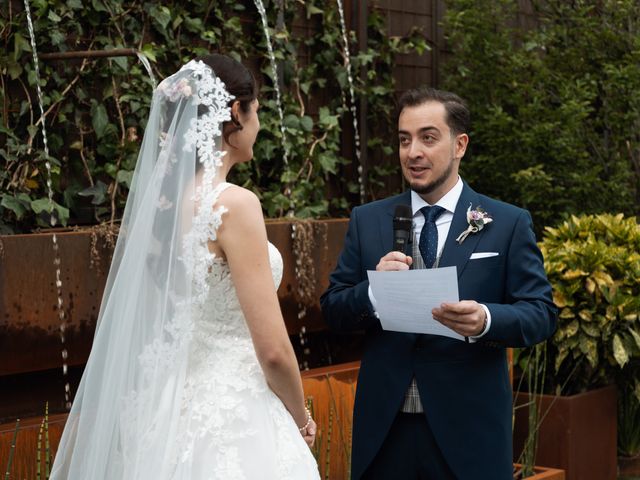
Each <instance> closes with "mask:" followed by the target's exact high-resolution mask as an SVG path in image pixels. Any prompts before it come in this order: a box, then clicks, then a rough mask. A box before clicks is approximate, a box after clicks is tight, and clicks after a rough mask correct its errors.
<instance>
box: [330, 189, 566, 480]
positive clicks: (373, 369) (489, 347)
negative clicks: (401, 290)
mask: <svg viewBox="0 0 640 480" xmlns="http://www.w3.org/2000/svg"><path fill="white" fill-rule="evenodd" d="M398 204H406V205H410V204H411V197H410V192H408V191H407V192H405V193H403V194H401V195H397V196H394V197H391V198H387V199H384V200H379V201H376V202H373V203H369V204H366V205H362V206H359V207H356V208H354V209H353V211H352V214H351V220H350V222H349V228H348V231H347V235H346V239H345V243H344V247H343V251H342V253H341V255H340V257H339V259H338V264H337V267H336V269H335V270H334V272H333V273H332V274H331V277H330V284H329V288H328V289H327V291H326V292H325V293H324V294H323V295H322V298H321V304H322V310H323V314H324V317H325V319H326V321H327V322H328V324H329V325H330V326H331V327H332V328H333V329H335V330H337V331H342V332H345V331H354V330H366V340H365V350H364V354H363V357H362V363H361V367H360V374H359V377H358V387H357V391H356V400H355V407H354V420H353V449H352V478H354V479H358V478H360V476H361V475H362V474H363V473H364V472H365V470H366V468H367V466H368V465H369V464H370V463H371V461H372V460H373V458H374V457H375V455H376V453H377V452H378V450H379V448H380V446H381V445H382V443H383V441H384V439H385V437H386V435H387V432H388V431H389V428H390V426H391V424H392V422H393V420H394V418H395V416H396V414H397V413H398V411H399V409H400V407H401V405H402V402H403V400H404V395H405V392H406V390H407V388H408V386H409V383H410V382H411V379H412V378H413V377H415V378H416V381H417V384H418V389H419V391H420V398H421V400H422V404H423V406H424V410H425V415H426V417H427V420H428V422H429V425H430V427H431V429H432V431H433V433H434V435H435V438H436V439H437V441H438V444H439V446H440V448H441V450H442V453H443V454H444V456H445V458H446V459H447V462H448V463H449V466H450V467H451V469H452V471H453V472H454V473H455V475H456V476H457V477H458V478H460V479H484V478H486V479H492V480H501V479H504V480H511V479H512V478H513V476H512V428H511V423H512V422H511V416H512V407H511V405H512V391H511V386H510V383H509V372H508V366H507V361H506V353H505V348H506V347H523V346H529V345H533V344H535V343H538V342H541V341H543V340H545V339H546V338H548V337H549V336H551V335H552V334H553V332H554V330H555V327H556V317H557V310H556V308H555V306H554V304H553V300H552V296H551V286H550V284H549V282H548V280H547V277H546V274H545V271H544V267H543V262H542V255H541V254H540V250H539V249H538V247H537V245H536V241H535V236H534V233H533V230H532V224H531V217H530V215H529V213H528V212H527V211H525V210H522V209H520V208H517V207H514V206H512V205H509V204H506V203H503V202H499V201H496V200H493V199H491V198H488V197H486V196H483V195H479V194H478V193H476V192H474V191H473V190H472V189H471V188H470V187H469V186H468V185H466V184H465V185H464V188H463V191H462V194H461V197H460V200H459V201H458V205H457V207H456V210H455V213H454V217H453V221H452V224H451V228H450V230H449V234H448V237H447V239H446V241H445V246H444V250H443V252H442V256H441V259H440V266H441V267H446V266H452V265H455V266H456V267H457V272H458V285H459V295H460V299H461V300H476V301H477V302H479V303H483V304H485V305H486V306H487V307H488V308H489V311H490V312H491V328H490V329H489V331H488V332H487V334H486V335H485V336H483V337H482V338H481V339H480V340H479V341H478V342H477V343H465V342H462V341H459V340H454V339H449V338H447V337H441V336H434V335H417V334H407V333H399V332H389V331H384V330H382V329H381V327H380V322H379V320H377V318H376V317H375V315H374V312H373V310H372V306H371V302H370V301H369V297H368V287H369V282H368V280H367V270H375V268H376V265H377V264H378V262H379V260H380V258H381V257H383V256H384V255H385V254H387V253H388V252H390V251H391V250H392V243H393V225H392V218H393V214H394V210H395V206H396V205H398ZM469 205H472V207H473V208H476V207H478V206H481V207H482V208H483V209H484V210H486V211H487V212H488V213H489V214H490V215H491V216H492V217H493V222H492V223H490V224H488V225H486V226H485V228H484V229H483V230H481V231H480V232H478V233H475V234H471V235H469V236H468V237H467V238H466V240H464V242H463V243H461V244H458V243H457V242H456V241H455V239H456V237H457V236H458V235H459V234H460V233H461V232H462V231H464V230H465V229H466V228H467V226H468V224H467V220H466V211H467V208H468V207H469ZM473 252H497V253H498V254H499V255H498V256H493V257H487V258H480V259H473V260H470V256H471V254H472V253H473Z"/></svg>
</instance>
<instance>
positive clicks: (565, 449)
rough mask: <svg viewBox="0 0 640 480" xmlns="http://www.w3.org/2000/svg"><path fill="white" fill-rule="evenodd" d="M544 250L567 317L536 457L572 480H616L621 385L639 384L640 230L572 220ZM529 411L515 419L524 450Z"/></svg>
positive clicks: (552, 352)
mask: <svg viewBox="0 0 640 480" xmlns="http://www.w3.org/2000/svg"><path fill="white" fill-rule="evenodd" d="M540 248H541V250H542V253H543V255H544V257H545V266H546V269H547V274H548V276H549V280H550V281H551V283H552V285H553V288H554V301H555V303H556V305H557V306H558V308H559V310H560V313H559V320H558V329H557V331H556V333H555V335H554V336H553V337H552V338H551V339H549V340H548V341H547V345H546V360H545V367H544V369H542V370H541V371H538V372H536V375H539V376H541V377H542V380H541V381H542V382H543V385H544V391H545V392H546V393H547V395H542V396H540V397H539V402H540V403H539V411H540V412H542V417H541V421H540V425H539V432H538V434H539V441H538V451H537V455H536V458H537V460H538V461H539V462H540V463H542V464H545V465H551V466H556V467H561V468H563V469H565V470H566V473H567V478H568V479H578V478H579V479H581V480H583V479H591V478H593V479H598V480H602V479H615V478H616V470H617V467H616V436H617V435H616V431H617V426H616V384H617V385H618V386H620V387H621V388H625V386H626V385H635V384H636V382H637V381H638V377H637V373H633V371H632V370H630V369H629V368H628V363H629V362H630V361H631V360H633V359H637V358H639V357H640V323H639V321H638V312H639V310H640V253H638V252H639V251H640V226H638V224H637V223H636V220H635V218H624V216H623V215H610V214H601V215H585V216H581V217H576V216H572V217H571V218H570V219H568V220H567V221H565V222H563V223H562V224H561V225H560V226H558V227H557V228H549V227H548V228H547V229H546V231H545V235H544V239H543V241H542V242H541V243H540ZM625 367H626V368H625ZM517 401H518V400H517ZM528 401H529V400H528V399H525V398H524V397H523V399H522V402H524V403H527V402H528ZM526 410H527V409H526V408H525V409H523V411H522V413H520V416H519V415H518V414H516V419H515V438H516V444H517V445H522V443H523V442H522V437H523V435H524V432H526V428H525V427H524V420H523V418H522V415H524V414H525V413H526Z"/></svg>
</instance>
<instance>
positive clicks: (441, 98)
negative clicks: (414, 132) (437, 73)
mask: <svg viewBox="0 0 640 480" xmlns="http://www.w3.org/2000/svg"><path fill="white" fill-rule="evenodd" d="M427 102H439V103H442V104H443V105H444V108H445V111H446V112H447V115H446V118H445V121H446V122H447V125H448V126H449V129H450V130H451V133H452V134H454V135H459V134H461V133H466V134H468V133H469V128H470V124H471V113H470V112H469V107H467V104H466V102H465V101H464V100H463V99H462V98H460V97H459V96H458V95H456V94H455V93H451V92H447V91H444V90H437V89H435V88H431V87H419V88H412V89H410V90H407V91H406V92H404V93H403V94H402V95H401V96H400V99H399V100H398V114H397V116H396V119H399V118H400V114H401V113H402V110H404V109H405V108H406V107H417V106H418V105H422V104H423V103H427Z"/></svg>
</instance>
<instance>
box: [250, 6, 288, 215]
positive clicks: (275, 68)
mask: <svg viewBox="0 0 640 480" xmlns="http://www.w3.org/2000/svg"><path fill="white" fill-rule="evenodd" d="M254 3H255V5H256V8H257V9H258V13H259V14H260V19H261V20H262V29H263V30H264V38H265V40H266V42H267V50H268V53H269V61H270V63H271V74H272V76H273V87H274V88H275V91H276V105H277V107H278V117H279V118H280V133H281V134H282V148H283V149H284V154H283V156H282V161H283V163H284V168H285V170H286V169H287V168H288V167H289V144H288V143H287V134H286V131H285V127H284V112H283V110H282V96H281V93H280V82H279V81H278V66H277V65H276V57H275V55H274V54H273V45H272V44H271V34H270V33H269V23H268V22H267V12H266V10H265V8H264V3H262V0H254ZM284 194H285V196H286V197H287V198H289V211H288V212H287V216H288V217H293V215H294V212H295V205H294V202H293V200H292V199H291V187H290V185H289V184H287V185H286V187H285V191H284Z"/></svg>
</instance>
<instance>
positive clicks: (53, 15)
mask: <svg viewBox="0 0 640 480" xmlns="http://www.w3.org/2000/svg"><path fill="white" fill-rule="evenodd" d="M47 18H48V19H49V20H51V21H52V22H53V23H60V21H61V20H62V18H60V15H58V14H57V13H56V12H54V11H53V10H49V15H47Z"/></svg>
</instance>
